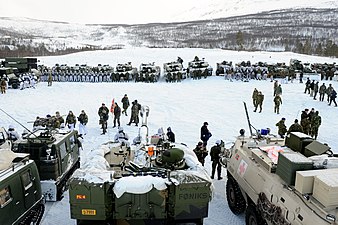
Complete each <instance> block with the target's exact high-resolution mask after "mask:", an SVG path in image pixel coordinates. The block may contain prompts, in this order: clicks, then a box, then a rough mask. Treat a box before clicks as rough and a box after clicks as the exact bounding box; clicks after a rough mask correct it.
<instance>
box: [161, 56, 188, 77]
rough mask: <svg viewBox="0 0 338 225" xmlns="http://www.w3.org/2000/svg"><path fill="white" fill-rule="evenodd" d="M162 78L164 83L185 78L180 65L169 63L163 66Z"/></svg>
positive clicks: (184, 71)
mask: <svg viewBox="0 0 338 225" xmlns="http://www.w3.org/2000/svg"><path fill="white" fill-rule="evenodd" d="M163 76H164V78H165V80H166V82H175V81H181V80H182V79H185V78H186V70H185V69H184V68H183V65H182V63H179V62H177V61H176V62H169V63H164V64H163Z"/></svg>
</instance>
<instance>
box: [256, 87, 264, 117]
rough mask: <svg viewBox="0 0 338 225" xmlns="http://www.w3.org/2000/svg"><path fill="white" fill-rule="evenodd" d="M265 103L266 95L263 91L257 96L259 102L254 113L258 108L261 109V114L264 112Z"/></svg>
mask: <svg viewBox="0 0 338 225" xmlns="http://www.w3.org/2000/svg"><path fill="white" fill-rule="evenodd" d="M263 101H264V95H263V94H262V92H261V91H259V92H258V94H257V102H256V103H257V104H256V105H255V110H254V112H256V111H257V108H258V106H259V109H260V110H259V112H262V105H263Z"/></svg>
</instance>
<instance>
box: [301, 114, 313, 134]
mask: <svg viewBox="0 0 338 225" xmlns="http://www.w3.org/2000/svg"><path fill="white" fill-rule="evenodd" d="M308 112H309V109H305V110H304V111H302V114H301V115H300V118H301V120H300V125H301V126H302V128H303V132H304V134H310V125H311V124H310V119H309V118H310V117H309V114H308Z"/></svg>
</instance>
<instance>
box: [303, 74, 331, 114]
mask: <svg viewBox="0 0 338 225" xmlns="http://www.w3.org/2000/svg"><path fill="white" fill-rule="evenodd" d="M318 93H319V99H318V100H319V101H321V102H323V101H324V98H325V95H326V96H327V102H328V105H331V103H332V102H333V103H334V104H335V107H337V102H336V98H337V92H336V90H335V89H334V88H333V87H332V84H329V86H328V87H326V85H325V83H323V84H322V85H320V86H319V81H315V80H312V81H311V80H310V78H307V80H306V82H305V90H304V94H309V95H310V97H313V100H317V98H316V97H317V94H318Z"/></svg>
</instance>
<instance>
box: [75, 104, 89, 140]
mask: <svg viewBox="0 0 338 225" xmlns="http://www.w3.org/2000/svg"><path fill="white" fill-rule="evenodd" d="M77 120H78V121H79V122H80V124H79V137H82V136H83V135H86V134H87V128H86V125H87V123H88V116H87V114H86V113H85V111H84V110H81V113H80V115H79V117H78V118H77Z"/></svg>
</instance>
